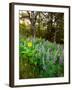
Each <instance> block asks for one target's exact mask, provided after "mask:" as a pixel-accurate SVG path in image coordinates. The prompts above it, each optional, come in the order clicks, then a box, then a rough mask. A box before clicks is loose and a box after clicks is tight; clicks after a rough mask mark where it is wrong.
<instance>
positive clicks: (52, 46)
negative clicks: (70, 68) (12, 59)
mask: <svg viewBox="0 0 72 90" xmlns="http://www.w3.org/2000/svg"><path fill="white" fill-rule="evenodd" d="M63 76H64V54H63V45H59V44H56V43H51V42H49V41H48V40H44V39H41V38H35V39H32V38H27V39H25V38H20V42H19V77H20V79H28V78H46V77H63Z"/></svg>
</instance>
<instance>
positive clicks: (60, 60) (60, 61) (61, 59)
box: [59, 56, 63, 64]
mask: <svg viewBox="0 0 72 90" xmlns="http://www.w3.org/2000/svg"><path fill="white" fill-rule="evenodd" d="M62 63H63V57H62V56H60V59H59V64H62Z"/></svg>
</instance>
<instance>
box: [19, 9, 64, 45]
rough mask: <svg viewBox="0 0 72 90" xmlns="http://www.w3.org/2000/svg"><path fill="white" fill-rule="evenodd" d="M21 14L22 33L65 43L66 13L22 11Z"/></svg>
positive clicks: (20, 26)
mask: <svg viewBox="0 0 72 90" xmlns="http://www.w3.org/2000/svg"><path fill="white" fill-rule="evenodd" d="M19 16H20V17H19V20H20V25H19V28H20V35H22V36H26V37H29V36H32V37H33V38H35V37H41V38H45V39H46V40H49V41H51V42H55V43H60V44H63V43H64V13H57V12H56V13H55V12H39V11H20V13H19ZM21 21H22V22H21Z"/></svg>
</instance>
